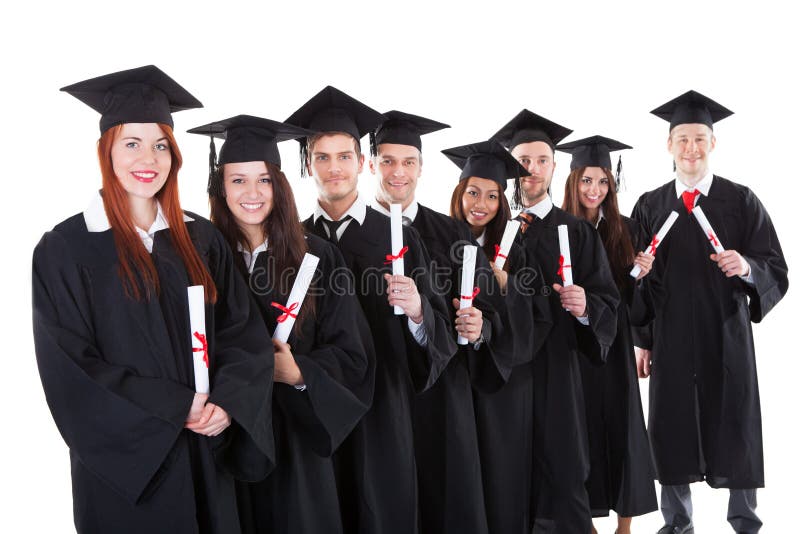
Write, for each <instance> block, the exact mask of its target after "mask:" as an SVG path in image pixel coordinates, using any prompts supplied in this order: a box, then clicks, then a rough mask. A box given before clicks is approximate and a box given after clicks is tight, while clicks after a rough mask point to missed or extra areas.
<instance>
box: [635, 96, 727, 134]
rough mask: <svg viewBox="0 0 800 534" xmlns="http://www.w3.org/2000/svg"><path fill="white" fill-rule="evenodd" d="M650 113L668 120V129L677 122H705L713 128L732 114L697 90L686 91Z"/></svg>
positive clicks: (676, 124)
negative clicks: (716, 123)
mask: <svg viewBox="0 0 800 534" xmlns="http://www.w3.org/2000/svg"><path fill="white" fill-rule="evenodd" d="M650 113H652V114H653V115H655V116H656V117H661V118H662V119H664V120H665V121H669V129H670V130H672V129H673V128H674V127H676V126H678V125H679V124H705V125H706V126H708V127H709V128H711V129H712V130H713V129H714V123H715V122H718V121H721V120H722V119H724V118H725V117H729V116H731V115H733V111H731V110H729V109H728V108H726V107H724V106H722V105H720V104H718V103H716V102H714V101H713V100H711V99H710V98H708V97H707V96H705V95H701V94H700V93H698V92H697V91H687V92H685V93H683V94H682V95H681V96H679V97H678V98H674V99H672V100H670V101H669V102H667V103H666V104H664V105H662V106H659V107H657V108H656V109H654V110H653V111H651V112H650Z"/></svg>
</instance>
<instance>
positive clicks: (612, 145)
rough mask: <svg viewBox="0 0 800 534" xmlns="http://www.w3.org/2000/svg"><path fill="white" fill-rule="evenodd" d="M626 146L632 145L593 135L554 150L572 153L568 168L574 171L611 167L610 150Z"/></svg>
mask: <svg viewBox="0 0 800 534" xmlns="http://www.w3.org/2000/svg"><path fill="white" fill-rule="evenodd" d="M626 148H633V147H631V146H628V145H626V144H624V143H620V142H619V141H615V140H614V139H609V138H608V137H603V136H602V135H594V136H592V137H587V138H586V139H579V140H577V141H572V142H570V143H564V144H562V145H558V146H557V147H556V150H560V151H562V152H567V153H569V154H572V161H571V162H570V164H569V168H570V170H573V171H574V170H575V169H580V168H582V167H602V168H604V169H611V168H612V167H611V152H614V151H616V150H625V149H626Z"/></svg>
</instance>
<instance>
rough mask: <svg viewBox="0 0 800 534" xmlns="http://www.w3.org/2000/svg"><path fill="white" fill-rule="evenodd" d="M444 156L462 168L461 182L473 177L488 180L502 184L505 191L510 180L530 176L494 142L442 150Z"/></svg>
mask: <svg viewBox="0 0 800 534" xmlns="http://www.w3.org/2000/svg"><path fill="white" fill-rule="evenodd" d="M442 154H444V155H445V156H447V157H448V158H449V159H450V161H452V162H453V163H455V164H456V165H458V166H459V168H461V176H459V178H458V179H459V180H466V179H467V178H470V177H472V176H475V177H477V178H486V179H487V180H494V181H495V182H497V183H498V184H500V187H501V188H502V189H503V191H505V190H506V185H507V184H506V182H507V181H508V180H510V179H512V178H515V179H516V178H519V177H520V176H526V175H527V174H528V171H526V170H525V167H523V166H522V165H520V164H519V162H518V161H517V160H516V159H514V156H512V155H511V154H509V153H508V151H507V150H506V149H505V148H503V145H501V144H500V143H498V142H497V141H494V140H489V141H482V142H480V143H472V144H469V145H463V146H458V147H454V148H448V149H445V150H442Z"/></svg>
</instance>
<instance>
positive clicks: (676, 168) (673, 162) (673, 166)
mask: <svg viewBox="0 0 800 534" xmlns="http://www.w3.org/2000/svg"><path fill="white" fill-rule="evenodd" d="M677 170H678V167H676V166H675V160H674V159H673V160H672V172H675V171H677Z"/></svg>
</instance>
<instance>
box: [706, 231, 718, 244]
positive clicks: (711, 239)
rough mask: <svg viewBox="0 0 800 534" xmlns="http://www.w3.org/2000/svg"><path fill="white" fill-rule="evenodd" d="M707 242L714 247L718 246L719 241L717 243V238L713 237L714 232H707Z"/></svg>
mask: <svg viewBox="0 0 800 534" xmlns="http://www.w3.org/2000/svg"><path fill="white" fill-rule="evenodd" d="M708 240H709V241H711V244H712V245H714V246H715V247H718V246H719V241H717V236H715V235H714V232H712V231H711V230H709V231H708Z"/></svg>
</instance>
